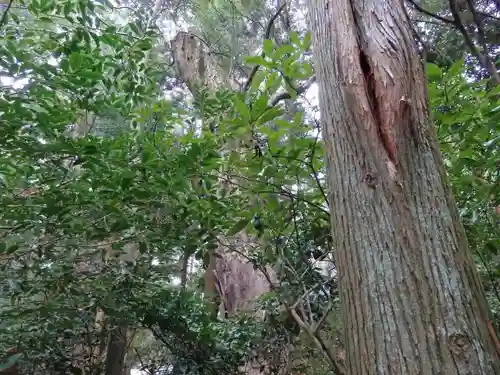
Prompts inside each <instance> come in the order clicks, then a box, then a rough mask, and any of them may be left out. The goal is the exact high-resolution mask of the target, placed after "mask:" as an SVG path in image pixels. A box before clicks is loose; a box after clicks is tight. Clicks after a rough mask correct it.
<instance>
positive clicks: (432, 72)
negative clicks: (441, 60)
mask: <svg viewBox="0 0 500 375" xmlns="http://www.w3.org/2000/svg"><path fill="white" fill-rule="evenodd" d="M426 71H427V76H428V78H429V80H430V81H431V82H432V81H436V80H438V79H440V78H441V76H442V72H441V69H440V68H439V66H437V65H436V64H433V63H428V64H427V67H426Z"/></svg>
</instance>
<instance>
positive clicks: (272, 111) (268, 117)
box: [256, 107, 283, 125]
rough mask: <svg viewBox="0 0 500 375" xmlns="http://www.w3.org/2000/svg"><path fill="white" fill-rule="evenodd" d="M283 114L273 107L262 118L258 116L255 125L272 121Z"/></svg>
mask: <svg viewBox="0 0 500 375" xmlns="http://www.w3.org/2000/svg"><path fill="white" fill-rule="evenodd" d="M282 114H283V111H282V110H281V109H279V108H276V107H273V108H269V109H268V110H267V111H266V112H264V114H263V115H262V116H260V117H259V118H258V120H257V122H256V125H260V124H264V123H266V122H268V121H271V120H274V119H275V118H276V117H279V116H281V115H282Z"/></svg>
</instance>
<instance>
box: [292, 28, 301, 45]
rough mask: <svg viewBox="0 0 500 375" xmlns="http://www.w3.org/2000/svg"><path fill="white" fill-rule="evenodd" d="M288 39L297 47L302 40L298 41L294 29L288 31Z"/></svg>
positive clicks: (297, 35)
mask: <svg viewBox="0 0 500 375" xmlns="http://www.w3.org/2000/svg"><path fill="white" fill-rule="evenodd" d="M290 41H291V42H292V43H293V44H295V45H296V46H297V47H301V46H302V42H301V41H300V38H299V34H298V33H297V32H296V31H293V32H291V33H290Z"/></svg>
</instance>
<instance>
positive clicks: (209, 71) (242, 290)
mask: <svg viewBox="0 0 500 375" xmlns="http://www.w3.org/2000/svg"><path fill="white" fill-rule="evenodd" d="M171 46H172V54H173V57H174V61H175V63H176V65H177V68H178V71H179V74H180V76H181V78H182V79H183V81H184V82H185V83H186V85H187V86H188V88H189V89H190V91H191V92H192V94H193V96H196V95H197V93H198V91H199V90H200V89H202V88H203V89H208V90H210V91H215V90H218V89H223V88H233V89H235V88H236V87H238V85H237V83H235V82H233V81H232V80H231V79H230V78H228V77H227V75H225V74H224V73H223V72H222V71H221V69H220V67H219V66H218V64H217V62H216V61H215V60H214V59H213V57H212V56H210V54H208V53H207V51H206V50H205V49H204V47H203V45H202V43H201V42H200V40H199V39H198V38H197V37H196V36H195V35H193V34H190V33H185V32H180V33H178V34H177V35H176V37H175V38H174V39H173V40H172V42H171ZM228 147H234V146H233V145H228ZM218 240H219V246H218V247H217V249H216V250H215V252H212V254H210V258H209V259H207V260H206V261H205V262H204V263H205V275H204V280H205V287H204V290H205V292H206V293H208V294H209V295H212V297H213V294H214V292H217V295H218V296H220V299H221V300H222V301H221V306H219V307H220V310H219V311H221V312H222V311H223V312H224V313H225V314H226V315H232V314H234V313H235V312H237V311H241V310H243V309H247V310H253V308H254V307H255V300H256V298H257V297H259V296H260V295H262V294H263V293H265V292H268V291H269V290H270V287H271V286H270V284H269V282H268V281H267V279H266V276H265V275H264V274H263V273H262V272H261V271H260V270H258V269H255V268H254V267H253V265H251V264H249V263H248V261H247V260H246V259H244V258H243V257H242V256H241V255H238V254H235V253H234V252H233V251H232V250H231V249H234V248H236V249H238V250H239V251H241V252H243V253H244V252H245V251H246V249H249V248H251V247H255V246H259V244H258V242H257V241H256V239H255V238H252V237H251V236H249V235H248V234H247V233H245V232H244V231H242V232H240V233H238V234H236V235H235V236H233V237H231V238H222V237H219V238H218ZM269 272H270V273H272V270H269ZM218 303H219V301H218V300H217V299H216V298H214V299H212V306H213V311H214V313H216V312H217V310H218V309H217V306H218ZM256 313H257V312H256ZM241 370H242V371H243V372H244V373H246V374H247V375H253V374H261V373H262V371H261V366H260V364H259V363H254V362H253V361H250V362H249V363H247V364H246V365H245V366H244V367H243V368H242V369H241ZM265 372H268V369H265Z"/></svg>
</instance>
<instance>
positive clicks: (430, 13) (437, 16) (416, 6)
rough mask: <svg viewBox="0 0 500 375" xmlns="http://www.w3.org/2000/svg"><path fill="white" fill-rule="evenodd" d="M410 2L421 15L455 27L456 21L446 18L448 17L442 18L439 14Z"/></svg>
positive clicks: (410, 0) (412, 1)
mask: <svg viewBox="0 0 500 375" xmlns="http://www.w3.org/2000/svg"><path fill="white" fill-rule="evenodd" d="M406 1H408V2H409V3H410V4H411V5H412V6H413V7H414V8H415V9H416V10H418V11H419V12H420V13H423V14H425V15H427V16H429V17H432V18H435V19H437V20H439V21H441V22H444V23H447V24H450V25H455V21H454V20H451V19H449V18H446V17H442V16H440V15H439V14H436V13H432V12H431V11H429V10H427V9H425V8H423V7H422V6H421V5H419V4H417V3H416V2H415V0H406Z"/></svg>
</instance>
